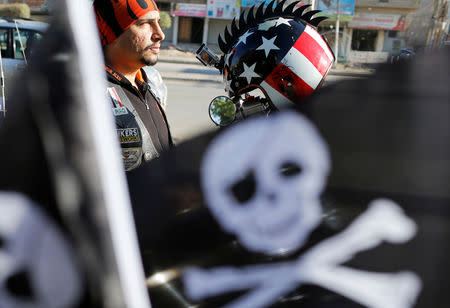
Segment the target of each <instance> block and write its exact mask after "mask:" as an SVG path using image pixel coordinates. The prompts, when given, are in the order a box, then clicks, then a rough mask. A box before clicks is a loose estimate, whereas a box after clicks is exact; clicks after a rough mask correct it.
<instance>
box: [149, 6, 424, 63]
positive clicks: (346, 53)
mask: <svg viewBox="0 0 450 308" xmlns="http://www.w3.org/2000/svg"><path fill="white" fill-rule="evenodd" d="M174 1H175V2H174ZM310 1H311V0H304V1H302V2H303V3H302V4H309V3H311V2H310ZM312 1H314V0H312ZM316 1H318V2H315V3H313V5H314V6H315V7H316V8H317V7H318V8H322V7H323V6H324V5H325V4H324V3H320V2H326V5H327V6H330V7H331V6H333V5H335V6H337V1H338V0H316ZM339 1H342V3H343V5H342V7H340V12H341V10H343V9H345V7H346V6H348V5H351V4H352V5H353V11H352V15H351V16H348V15H340V16H339V37H338V38H339V39H338V44H337V46H338V53H337V54H338V56H339V61H343V62H351V63H377V62H384V61H386V60H387V59H388V58H389V57H390V56H391V55H396V54H398V53H399V52H400V50H401V49H402V48H404V47H407V43H406V37H405V36H406V35H405V33H406V31H405V30H406V29H407V27H408V22H409V20H408V17H409V15H410V14H411V13H412V12H414V11H415V10H416V9H417V8H418V7H419V0H356V3H355V0H339ZM214 2H215V3H218V7H223V8H227V7H228V8H229V7H232V6H233V5H236V6H237V7H238V14H237V16H238V15H239V14H242V13H245V11H246V10H248V7H249V6H251V5H253V4H258V3H261V2H264V1H263V0H241V1H239V0H163V1H159V2H158V3H159V5H160V8H161V7H162V10H169V11H170V12H171V15H172V16H173V22H172V27H171V28H170V29H166V40H169V41H170V42H172V44H174V45H177V44H178V43H182V42H188V43H198V44H199V45H200V44H201V43H206V44H210V45H211V44H217V37H218V35H219V34H220V33H223V30H224V29H225V26H227V25H229V24H230V23H231V18H232V16H231V15H228V17H229V18H228V19H227V18H223V16H222V17H217V16H213V17H211V16H209V15H211V10H210V8H211V6H212V5H211V3H214ZM267 2H269V1H267ZM288 2H289V1H288ZM333 2H334V4H333ZM213 9H215V8H214V6H213ZM335 12H336V9H335ZM341 14H342V13H341ZM327 15H329V17H330V18H329V19H328V20H327V21H324V22H322V23H321V27H320V28H319V31H320V32H321V33H322V34H323V35H324V36H325V37H327V39H328V41H329V43H330V46H331V47H332V48H333V49H334V48H335V46H336V42H335V36H336V15H335V14H327Z"/></svg>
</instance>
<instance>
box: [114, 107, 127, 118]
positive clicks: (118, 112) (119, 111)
mask: <svg viewBox="0 0 450 308" xmlns="http://www.w3.org/2000/svg"><path fill="white" fill-rule="evenodd" d="M113 113H114V116H116V117H117V116H121V115H124V114H128V110H127V108H126V107H119V108H113Z"/></svg>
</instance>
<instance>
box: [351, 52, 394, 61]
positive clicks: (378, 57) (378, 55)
mask: <svg viewBox="0 0 450 308" xmlns="http://www.w3.org/2000/svg"><path fill="white" fill-rule="evenodd" d="M388 57H389V53H388V52H385V51H355V50H351V51H350V52H349V53H348V55H347V61H349V62H352V63H385V62H387V60H388Z"/></svg>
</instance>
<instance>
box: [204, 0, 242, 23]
mask: <svg viewBox="0 0 450 308" xmlns="http://www.w3.org/2000/svg"><path fill="white" fill-rule="evenodd" d="M207 1H208V2H207V5H206V10H207V13H206V17H209V18H218V19H233V18H235V17H236V18H237V17H239V10H240V0H207Z"/></svg>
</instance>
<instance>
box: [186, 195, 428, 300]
mask: <svg viewBox="0 0 450 308" xmlns="http://www.w3.org/2000/svg"><path fill="white" fill-rule="evenodd" d="M415 232H416V225H415V223H414V222H413V221H412V220H411V219H410V218H408V217H407V216H405V215H404V214H403V211H402V209H401V208H400V207H399V206H398V205H397V204H395V203H394V202H393V201H391V200H387V199H377V200H374V201H372V202H371V203H370V204H369V208H368V210H366V211H365V212H364V213H363V214H361V215H360V216H359V217H358V218H356V219H355V220H354V221H353V222H352V223H351V225H350V226H348V227H347V229H345V230H344V231H342V232H341V233H339V234H337V235H335V236H333V237H331V238H328V239H326V240H324V241H322V242H320V243H319V244H317V245H316V246H314V247H313V248H311V249H310V250H309V251H307V252H306V253H305V254H303V255H302V256H301V257H300V258H298V259H297V260H295V261H291V262H282V263H277V264H270V265H256V266H248V267H244V268H242V269H237V268H232V267H220V268H215V269H211V270H201V269H191V270H188V271H187V272H186V274H185V276H184V284H185V286H186V294H187V295H188V296H189V297H190V298H191V299H193V300H200V299H202V298H205V297H209V296H214V295H219V294H221V293H224V292H230V291H238V290H245V289H253V290H252V291H250V292H249V293H247V294H246V295H244V296H242V297H240V298H238V299H236V300H235V301H233V302H231V303H230V304H228V305H227V306H225V307H224V308H262V307H266V306H267V305H270V304H271V303H273V302H274V301H276V300H277V299H278V298H279V297H281V296H282V295H284V294H286V293H288V292H290V291H293V290H295V289H296V288H297V287H299V286H300V285H301V284H304V283H308V284H315V285H318V286H321V287H323V288H327V289H329V290H332V291H334V292H336V293H338V294H341V295H344V296H346V297H348V298H350V299H352V300H353V301H355V302H358V303H360V304H363V305H365V306H368V307H375V308H403V307H411V306H412V305H413V304H414V302H415V300H416V297H417V295H418V293H419V291H420V289H421V281H420V279H419V278H418V276H417V275H416V274H414V273H412V272H399V273H374V272H367V271H361V270H356V269H352V268H348V267H344V266H341V265H340V264H342V263H344V262H346V261H348V260H350V259H352V258H353V256H354V255H355V254H357V253H359V252H361V251H364V250H368V249H372V248H374V247H376V246H378V245H379V244H381V243H382V242H383V241H386V242H390V243H395V244H398V243H404V242H407V241H408V240H410V239H411V238H412V237H413V236H414V234H415Z"/></svg>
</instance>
